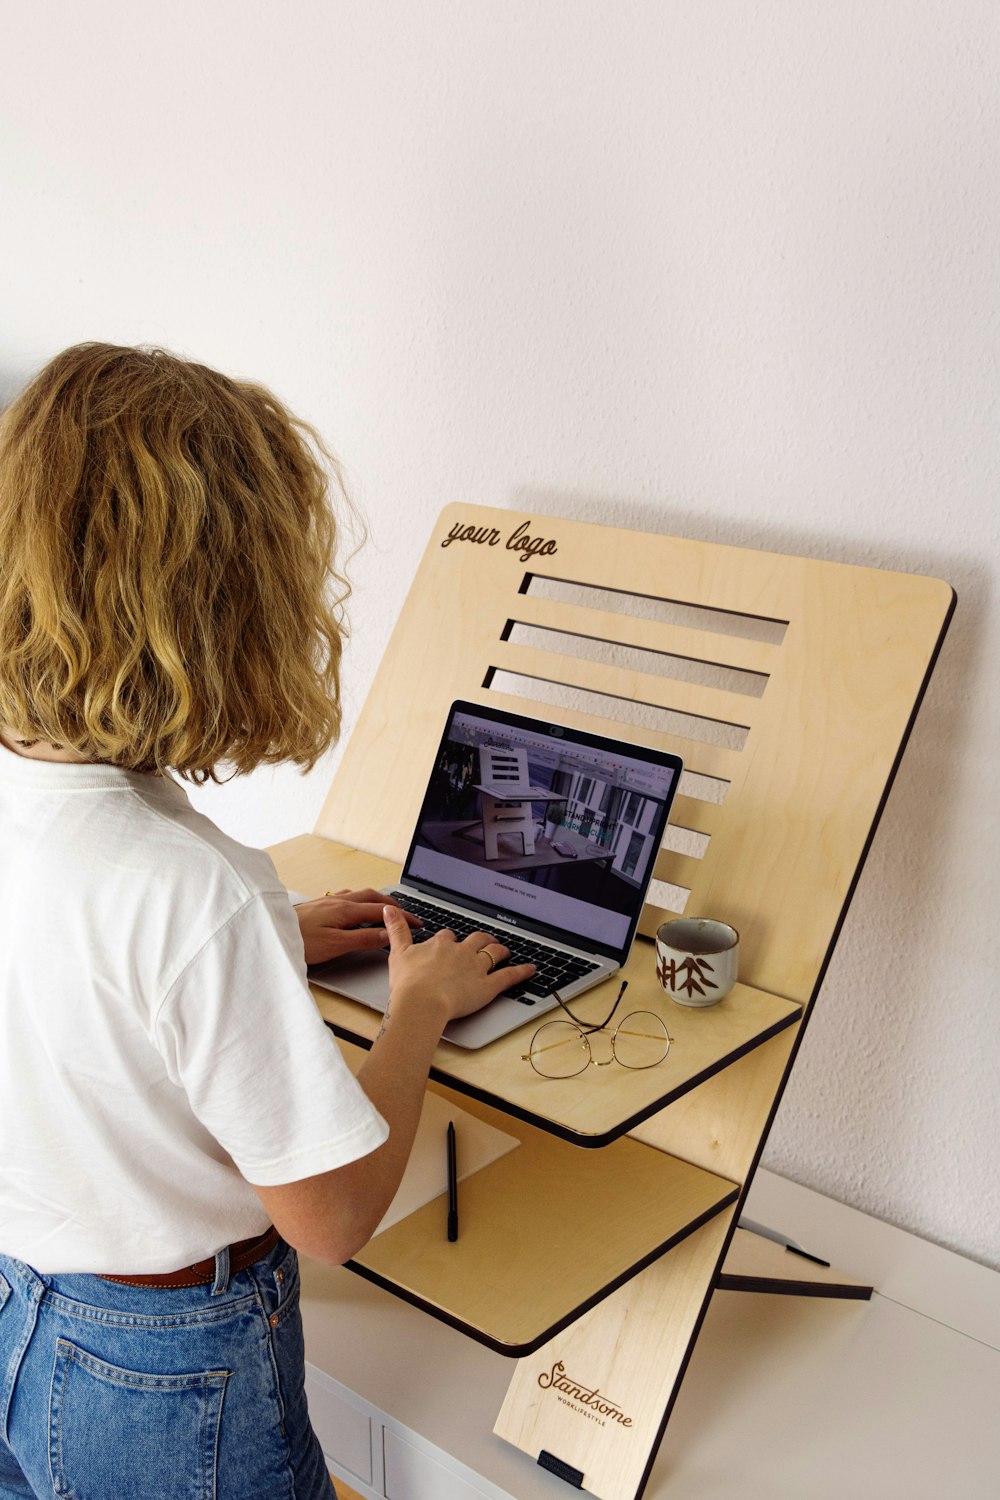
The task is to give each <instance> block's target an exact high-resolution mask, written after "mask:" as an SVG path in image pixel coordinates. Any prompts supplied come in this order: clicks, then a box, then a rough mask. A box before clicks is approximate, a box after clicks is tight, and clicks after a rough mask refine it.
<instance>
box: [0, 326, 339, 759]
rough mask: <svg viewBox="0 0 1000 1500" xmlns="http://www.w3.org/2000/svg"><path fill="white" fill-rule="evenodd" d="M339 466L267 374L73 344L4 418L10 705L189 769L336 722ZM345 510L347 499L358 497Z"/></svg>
mask: <svg viewBox="0 0 1000 1500" xmlns="http://www.w3.org/2000/svg"><path fill="white" fill-rule="evenodd" d="M331 475H332V476H333V479H334V481H335V485H336V489H337V491H338V495H339V498H340V500H341V501H343V502H344V505H346V506H347V507H348V511H350V507H349V502H347V497H346V495H345V494H344V491H343V486H342V483H341V481H340V473H339V470H338V468H337V465H336V463H335V462H334V460H332V459H331V457H330V455H329V454H328V453H327V452H326V451H325V449H324V448H323V446H322V444H321V442H320V441H319V439H318V438H317V436H316V434H315V433H314V432H313V431H312V429H311V428H309V427H307V426H306V425H305V424H304V423H302V422H300V421H298V420H297V419H296V418H295V417H293V416H292V415H291V414H290V413H289V412H288V411H287V410H286V409H285V407H284V406H282V404H281V402H280V401H278V400H276V399H275V397H274V396H273V395H271V394H270V393H269V392H268V391H266V390H264V389H263V388H262V387H260V386H257V385H252V384H247V383H245V382H243V381H237V380H230V379H228V378H227V377H226V376H224V375H221V374H219V373H218V372H217V371H215V370H211V369H208V368H206V367H205V366H204V365H198V364H194V363H192V362H190V361H188V360H184V359H179V358H177V357H176V356H174V355H172V354H169V353H167V352H165V351H164V350H162V349H130V348H121V347H118V346H115V345H112V344H97V343H89V344H78V345H76V346H75V347H73V348H71V349H67V350H65V352H64V353H62V354H60V355H58V356H57V357H56V358H55V359H54V360H52V361H51V363H50V364H48V365H47V366H46V367H45V369H43V370H42V372H41V373H40V374H39V375H38V376H37V377H36V378H35V380H33V381H32V382H31V384H30V385H29V386H28V387H27V388H26V389H25V390H24V391H23V392H22V393H21V395H20V396H19V397H18V398H17V399H16V400H15V401H14V403H13V405H12V406H10V407H9V408H8V410H7V411H6V412H5V413H4V414H3V417H2V418H0V723H3V724H6V726H7V727H8V728H9V729H10V730H11V731H12V732H13V733H14V734H16V735H18V736H19V737H21V738H24V739H27V740H45V741H49V742H51V743H53V744H57V745H59V746H62V747H66V748H68V749H71V750H74V751H76V752H77V753H79V754H81V755H82V756H83V757H84V758H85V759H88V760H100V761H106V762H110V763H111V764H114V765H116V766H121V767H124V768H126V769H130V770H145V771H151V770H159V771H163V770H166V769H168V768H170V769H171V770H173V771H174V772H175V773H177V774H178V775H180V776H181V777H183V778H186V779H189V780H191V781H205V780H208V779H212V780H217V779H219V774H218V772H219V768H220V767H223V766H225V767H227V768H229V769H230V771H231V772H233V773H243V772H247V771H251V770H253V768H254V767H255V766H258V765H260V764H262V763H265V762H270V763H273V762H277V761H285V760H289V761H294V762H296V763H298V764H299V765H301V766H303V767H305V768H309V767H311V766H313V765H314V764H315V762H316V760H317V759H318V758H319V756H320V755H321V754H322V753H323V752H324V751H325V750H326V749H327V748H328V747H329V746H330V744H332V742H333V741H334V740H335V739H336V737H337V735H338V733H339V730H340V698H339V693H340V660H341V654H342V649H343V641H344V637H345V634H346V630H345V626H344V623H343V616H342V606H343V603H344V600H345V599H346V597H347V594H348V592H349V589H348V586H347V584H346V580H345V579H344V578H343V576H342V575H341V574H340V573H339V572H337V571H336V569H335V566H334V558H335V550H336V544H337V542H338V540H339V527H338V522H337V521H336V520H335V518H334V515H333V512H332V510H331V507H330V504H329V494H328V491H329V488H330V476H331ZM351 514H353V512H351Z"/></svg>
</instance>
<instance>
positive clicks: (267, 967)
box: [153, 893, 389, 1187]
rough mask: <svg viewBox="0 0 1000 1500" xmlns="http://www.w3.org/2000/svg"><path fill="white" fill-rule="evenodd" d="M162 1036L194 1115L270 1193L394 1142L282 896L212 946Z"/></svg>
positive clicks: (234, 922) (183, 982)
mask: <svg viewBox="0 0 1000 1500" xmlns="http://www.w3.org/2000/svg"><path fill="white" fill-rule="evenodd" d="M153 1037H154V1041H155V1043H156V1046H157V1048H158V1050H159V1052H160V1054H161V1056H162V1057H163V1060H164V1065H165V1067H166V1070H167V1073H168V1076H169V1077H170V1079H171V1081H172V1082H173V1083H175V1084H177V1085H178V1087H180V1088H182V1089H183V1090H184V1092H185V1093H186V1095H187V1097H188V1101H189V1103H190V1106H191V1109H192V1111H193V1113H194V1114H195V1116H196V1117H197V1118H198V1120H199V1121H200V1122H201V1124H202V1125H203V1126H204V1127H205V1129H206V1130H207V1131H209V1133H210V1134H211V1135H212V1136H214V1138H215V1139H216V1140H217V1141H218V1142H219V1144H220V1146H222V1148H223V1149H224V1150H225V1151H226V1152H227V1153H228V1154H229V1156H231V1157H232V1159H233V1161H234V1162H235V1164H236V1166H237V1167H238V1168H239V1170H240V1172H241V1173H242V1174H243V1176H244V1177H245V1178H246V1179H247V1181H248V1182H251V1183H254V1184H256V1185H257V1186H259V1187H272V1186H275V1185H277V1184H280V1183H285V1182H297V1181H299V1180H300V1179H301V1178H303V1177H311V1176H313V1175H314V1174H315V1173H317V1172H327V1171H330V1170H331V1169H332V1168H334V1167H341V1166H345V1165H346V1164H347V1163H348V1162H351V1161H356V1160H357V1159H358V1158H359V1157H361V1156H367V1155H368V1153H369V1152H371V1151H374V1150H375V1149H376V1147H378V1146H380V1145H381V1144H382V1143H383V1141H384V1140H385V1139H386V1137H387V1136H388V1134H389V1128H388V1126H387V1125H386V1123H385V1121H384V1120H383V1119H382V1116H381V1115H380V1114H379V1113H378V1111H377V1110H376V1109H375V1107H374V1106H373V1105H372V1104H371V1102H370V1101H369V1099H368V1097H367V1095H366V1094H365V1092H364V1090H363V1089H362V1088H361V1085H360V1084H359V1083H358V1082H357V1080H356V1079H355V1078H354V1075H353V1074H352V1073H351V1070H350V1069H349V1068H348V1066H347V1064H346V1062H345V1061H344V1059H343V1057H342V1056H341V1053H340V1050H339V1048H338V1047H337V1045H336V1043H335V1042H334V1040H333V1036H332V1034H331V1033H330V1032H329V1031H328V1030H327V1028H326V1026H325V1025H324V1024H323V1021H322V1018H321V1017H320V1014H319V1012H318V1011H317V1009H316V1006H315V1003H314V1001H313V999H312V996H311V995H310V993H309V989H308V984H307V980H306V968H305V958H304V955H303V952H302V938H301V935H300V933H299V926H298V922H297V920H296V918H295V914H294V912H293V911H292V909H291V907H290V905H289V903H288V899H287V897H286V896H285V895H283V894H268V893H264V894H257V895H255V896H252V897H250V898H249V899H248V900H247V902H246V903H245V905H243V906H241V907H240V908H239V910H238V911H237V912H235V914H234V915H233V916H232V917H230V919H229V920H228V921H227V922H226V923H225V924H224V925H223V926H222V927H220V928H219V930H218V931H217V932H215V933H214V934H213V935H212V937H210V938H209V939H208V941H207V942H206V943H205V944H204V945H203V946H202V948H201V949H200V950H199V951H198V953H197V954H196V955H195V956H194V957H193V958H192V960H191V961H190V963H188V965H187V966H186V968H185V969H184V970H183V972H182V973H181V974H180V975H179V977H178V978H177V979H176V980H175V981H174V983H173V984H172V985H171V987H170V989H169V991H168V992H167V994H166V995H165V996H164V998H163V1001H162V1003H161V1004H160V1006H159V1008H158V1011H157V1013H156V1015H155V1016H154V1019H153Z"/></svg>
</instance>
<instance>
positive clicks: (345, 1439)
mask: <svg viewBox="0 0 1000 1500" xmlns="http://www.w3.org/2000/svg"><path fill="white" fill-rule="evenodd" d="M306 1397H307V1399H308V1402H309V1416H310V1417H311V1419H312V1424H313V1427H314V1428H315V1431H316V1436H317V1437H318V1438H319V1441H320V1446H321V1447H322V1449H323V1452H324V1453H325V1454H326V1456H327V1458H328V1459H329V1460H330V1461H331V1463H334V1464H337V1465H338V1466H339V1467H340V1468H342V1469H347V1470H348V1471H349V1472H350V1473H351V1474H355V1475H356V1476H357V1477H358V1479H360V1480H361V1481H362V1482H363V1483H364V1484H371V1482H372V1424H371V1420H370V1419H369V1418H368V1417H367V1416H366V1415H365V1413H364V1412H363V1411H360V1410H359V1409H358V1408H357V1407H356V1406H352V1405H351V1403H350V1402H349V1401H345V1400H344V1398H343V1397H342V1396H341V1395H340V1394H339V1393H338V1392H337V1391H335V1390H333V1389H331V1387H330V1386H329V1385H328V1384H327V1383H326V1381H324V1380H323V1379H322V1378H321V1377H317V1376H316V1375H315V1374H314V1373H313V1372H312V1371H310V1370H309V1369H308V1367H307V1370H306Z"/></svg>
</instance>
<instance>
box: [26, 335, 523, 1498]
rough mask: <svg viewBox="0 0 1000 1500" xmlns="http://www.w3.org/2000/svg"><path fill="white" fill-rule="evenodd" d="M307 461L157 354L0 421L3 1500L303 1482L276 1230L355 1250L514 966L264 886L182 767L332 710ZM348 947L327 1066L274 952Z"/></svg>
mask: <svg viewBox="0 0 1000 1500" xmlns="http://www.w3.org/2000/svg"><path fill="white" fill-rule="evenodd" d="M324 458H325V455H324V454H323V451H322V449H321V448H320V446H319V444H318V442H317V440H316V439H315V437H314V435H313V434H311V432H310V431H309V429H307V428H305V427H304V426H303V425H302V424H301V423H299V422H297V421H296V420H295V419H294V418H293V417H291V416H290V414H289V413H288V412H287V411H286V410H285V409H284V408H283V407H282V406H281V404H280V403H279V402H278V401H276V400H275V398H274V397H273V396H271V395H270V394H268V393H267V392H266V391H264V390H263V389H261V388H259V387H257V386H253V385H248V384H245V383H242V382H237V381H233V380H229V379H227V378H226V377H224V376H222V375H220V374H218V373H216V372H215V371H212V370H209V369H206V368H204V367H202V366H200V365H196V364H192V363H190V362H187V361H184V360H180V359H177V358H174V357H173V356H171V355H168V354H166V353H163V352H162V351H144V350H137V349H125V348H116V347H113V346H109V345H101V344H85V345H80V346H78V347H76V348H73V349H69V350H67V351H66V352H65V353H64V354H62V355H60V356H59V357H58V358H56V359H55V360H53V361H52V363H51V364H50V365H48V366H47V368H46V369H45V370H43V371H42V373H41V374H40V375H39V376H38V377H37V378H36V379H35V380H34V381H33V382H32V384H31V385H30V386H29V387H28V388H27V389H26V390H25V391H24V392H23V393H22V395H21V396H20V397H19V398H18V400H17V401H15V403H14V404H13V406H12V407H11V408H10V409H9V410H8V411H7V412H6V414H5V415H4V417H3V418H2V420H0V840H2V855H3V857H2V861H0V1496H3V1497H8V1496H39V1497H41V1496H45V1497H51V1496H53V1495H57V1496H70V1495H72V1496H73V1497H75V1500H131V1497H143V1500H145V1497H149V1500H172V1497H174V1496H177V1497H180V1496H183V1497H185V1500H210V1497H213V1500H214V1497H218V1500H278V1497H288V1500H293V1497H294V1500H314V1497H320V1496H322V1497H327V1500H328V1497H330V1496H331V1495H332V1494H333V1490H332V1486H331V1484H330V1480H329V1478H328V1476H327V1474H326V1472H325V1466H324V1464H323V1459H322V1454H321V1452H320V1449H319V1445H318V1443H317V1441H316V1438H315V1436H314V1434H313V1432H312V1430H311V1428H310V1425H309V1420H308V1416H307V1413H306V1409H305V1399H304V1368H303V1350H302V1335H301V1327H300V1323H299V1318H298V1311H297V1290H298V1276H297V1262H296V1255H295V1251H296V1249H298V1250H302V1251H304V1252H307V1253H308V1254H310V1255H313V1256H318V1257H320V1258H322V1259H324V1260H327V1261H330V1262H341V1261H344V1260H346V1259H348V1258H349V1257H350V1256H351V1255H353V1254H355V1253H356V1252H357V1251H358V1250H359V1249H360V1248H361V1246H362V1245H364V1244H365V1242H366V1241H367V1240H368V1238H369V1237H370V1235H371V1234H372V1232H373V1230H374V1228H375V1226H376V1225H377V1224H378V1222H379V1220H380V1218H381V1217H382V1214H383V1213H384V1211H385V1209H386V1208H387V1206H388V1204H389V1202H390V1200H391V1198H392V1196H393V1194H394V1192H395V1189H396V1186H397V1185H398V1182H399V1179H400V1177H401V1175H402V1171H403V1168H404V1166H405V1164H406V1159H407V1156H408V1154H409V1151H410V1147H411V1145H412V1141H413V1136H414V1132H415V1129H416V1124H417V1120H418V1118H419V1113H420V1106H421V1102H422V1099H423V1092H424V1084H425V1082H426V1078H427V1072H428V1069H429V1066H430V1060H431V1057H432V1054H433V1052H434V1048H435V1046H436V1044H437V1042H438V1039H439V1037H440V1034H441V1031H442V1030H443V1028H444V1026H445V1025H446V1024H447V1022H448V1021H449V1020H451V1019H452V1018H453V1017H456V1016H459V1015H463V1014H468V1013H469V1012H471V1011H473V1010H475V1009H478V1008H479V1007H480V1006H482V1005H484V1004H486V1003H487V1002H488V1001H490V1000H491V999H493V998H494V997H495V996H496V995H497V994H499V993H500V991H501V990H502V989H503V988H505V987H506V986H507V985H510V984H514V983H517V982H518V981H519V980H520V979H522V978H524V977H526V976H527V975H528V974H530V973H531V972H532V970H531V967H530V966H529V965H525V966H520V967H516V968H514V967H512V968H510V969H507V970H505V971H504V972H502V973H500V974H493V973H492V970H493V967H494V965H495V964H496V963H497V962H498V961H499V960H501V959H502V958H505V957H507V956H508V955H507V950H506V949H504V948H502V947H501V946H500V944H498V943H497V942H496V941H495V940H493V939H491V938H490V937H489V936H488V935H487V934H486V933H476V934H474V935H473V936H472V937H470V938H467V939H466V940H465V941H463V942H461V943H459V942H456V941H455V939H454V937H452V936H451V935H450V934H439V935H438V936H436V937H434V938H433V939H431V940H430V941H428V942H427V943H424V944H420V945H416V946H414V945H413V943H412V941H411V938H410V927H409V926H408V925H407V924H408V921H411V920H412V919H408V918H405V917H404V916H403V914H402V912H401V911H400V910H399V909H398V908H396V907H394V906H393V905H392V904H389V905H387V904H386V903H385V899H384V898H383V897H381V896H379V894H378V893H377V892H375V891H357V892H341V893H339V894H338V895H337V896H335V897H330V898H323V899H322V900H318V901H311V902H309V903H307V904H306V905H304V906H301V907H299V908H297V909H296V910H295V911H293V909H292V907H291V906H290V904H289V901H288V898H287V895H286V893H285V892H284V890H283V888H282V886H281V885H280V883H279V881H278V880H277V877H276V875H275V872H274V868H273V866H272V864H271V862H270V860H269V859H268V858H267V856H266V855H264V854H262V853H259V852H257V851H254V850H251V849H247V848H244V847H243V846H242V845H239V844H237V843H236V842H235V841H234V840H232V839H230V838H228V837H227V836H226V835H225V834H223V833H222V832H221V831H220V830H219V829H217V828H216V827H215V826H214V825H213V824H212V823H211V822H210V821H209V820H208V819H207V818H205V817H204V816H202V815H201V814H200V813H196V812H195V811H194V810H193V809H192V808H191V806H190V804H189V802H188V799H187V797H186V796H185V794H184V791H183V790H182V785H181V783H182V782H183V781H184V780H190V781H194V782H198V781H202V780H204V779H206V778H208V777H213V778H214V777H216V776H217V775H218V774H219V772H220V770H222V769H225V770H227V771H230V772H231V771H234V770H235V771H236V772H247V771H250V770H252V769H253V768H254V767H255V766H258V765H261V764H264V763H268V762H271V763H273V762H277V761H283V760H291V761H293V762H295V763H297V764H299V765H301V766H303V767H304V768H309V767H311V766H313V765H314V764H315V762H316V760H317V758H318V757H319V756H320V755H321V754H322V753H323V751H324V750H325V749H327V748H328V746H329V745H330V744H331V743H332V742H333V740H334V739H335V738H336V735H337V732H338V730H339V724H340V711H339V703H338V686H339V663H340V656H341V647H342V637H343V631H342V627H341V624H340V617H339V605H338V604H337V603H336V602H331V599H330V597H329V595H330V584H331V579H332V580H333V581H334V583H335V584H339V583H342V580H341V579H339V576H338V575H337V574H336V573H334V572H332V571H331V569H332V558H333V555H334V544H335V541H336V532H335V522H334V519H333V516H332V515H331V512H330V510H329V507H328V496H327V477H326V475H327V468H328V467H329V465H325V464H324V462H323V460H324ZM341 592H343V591H342V590H341ZM362 923H363V924H365V926H364V927H363V928H361V927H359V924H362ZM372 923H374V924H376V925H375V926H372V925H370V924H372ZM375 944H382V945H385V944H388V945H389V946H390V961H389V967H390V976H391V990H392V1000H391V1005H390V1009H389V1013H388V1015H387V1017H386V1022H385V1025H384V1026H383V1028H382V1031H381V1032H380V1034H379V1037H378V1040H377V1041H376V1042H375V1044H374V1046H373V1047H372V1049H371V1052H370V1053H369V1054H368V1056H367V1058H366V1061H365V1063H364V1066H363V1067H362V1069H361V1071H360V1073H359V1075H358V1078H357V1080H355V1079H354V1077H352V1075H351V1073H350V1072H349V1070H348V1069H347V1067H346V1065H345V1064H344V1062H343V1059H342V1058H341V1055H340V1053H339V1051H338V1049H337V1048H336V1046H335V1045H334V1044H333V1042H332V1039H331V1037H330V1034H329V1032H328V1031H327V1030H326V1029H325V1027H324V1026H323V1024H322V1021H321V1020H320V1018H319V1015H318V1013H317V1011H316V1009H315V1007H314V1005H313V1003H312V1001H311V998H310V995H309V991H308V988H307V984H306V977H305V964H306V962H307V961H308V962H313V961H317V960H321V959H326V958H329V957H332V956H334V955H335V954H337V953H343V952H349V951H351V950H352V949H358V948H363V947H368V946H372V945H375ZM272 1226H273V1227H272ZM292 1247H294V1248H292Z"/></svg>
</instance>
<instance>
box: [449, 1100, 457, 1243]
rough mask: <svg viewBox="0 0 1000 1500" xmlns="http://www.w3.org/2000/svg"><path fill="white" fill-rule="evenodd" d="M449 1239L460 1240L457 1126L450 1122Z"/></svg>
mask: <svg viewBox="0 0 1000 1500" xmlns="http://www.w3.org/2000/svg"><path fill="white" fill-rule="evenodd" d="M448 1238H449V1240H451V1241H452V1243H454V1241H455V1240H457V1239H458V1164H457V1160H456V1157H455V1125H454V1122H453V1121H452V1120H449V1121H448Z"/></svg>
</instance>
